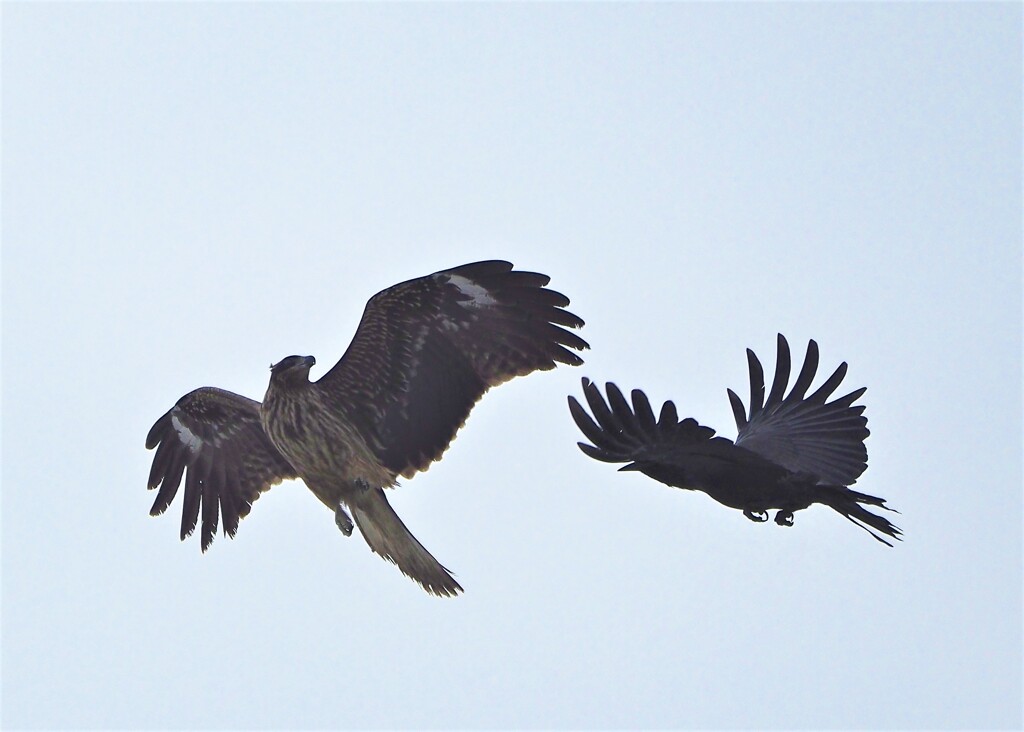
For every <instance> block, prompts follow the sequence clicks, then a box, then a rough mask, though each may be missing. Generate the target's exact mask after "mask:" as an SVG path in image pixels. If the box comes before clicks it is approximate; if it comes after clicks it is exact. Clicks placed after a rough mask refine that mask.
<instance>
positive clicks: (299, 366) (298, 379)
mask: <svg viewBox="0 0 1024 732" xmlns="http://www.w3.org/2000/svg"><path fill="white" fill-rule="evenodd" d="M315 363H316V359H315V358H313V357H312V356H288V357H287V358H283V359H281V360H280V361H278V362H277V363H275V364H274V365H272V366H271V367H270V382H271V383H272V384H277V385H279V386H296V385H300V384H308V383H309V369H310V368H311V367H312V366H313V364H315Z"/></svg>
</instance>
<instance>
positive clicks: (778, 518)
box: [775, 511, 793, 526]
mask: <svg viewBox="0 0 1024 732" xmlns="http://www.w3.org/2000/svg"><path fill="white" fill-rule="evenodd" d="M775 523H777V524H778V525H779V526H792V525H793V512H792V511H779V512H778V513H777V514H775Z"/></svg>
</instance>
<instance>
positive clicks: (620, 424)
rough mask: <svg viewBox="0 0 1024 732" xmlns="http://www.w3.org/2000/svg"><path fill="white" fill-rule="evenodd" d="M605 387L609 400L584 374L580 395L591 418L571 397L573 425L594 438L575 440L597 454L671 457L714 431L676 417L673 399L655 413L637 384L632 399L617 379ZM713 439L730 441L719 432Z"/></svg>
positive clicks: (609, 459) (623, 458) (615, 459)
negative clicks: (721, 436) (628, 399)
mask: <svg viewBox="0 0 1024 732" xmlns="http://www.w3.org/2000/svg"><path fill="white" fill-rule="evenodd" d="M605 392H606V393H607V395H608V400H607V402H606V401H605V399H604V397H602V396H601V390H600V389H598V387H597V385H596V384H594V383H592V382H591V381H590V379H587V378H584V379H583V395H584V397H586V400H587V404H588V405H589V406H590V411H591V412H592V413H593V415H594V416H593V418H591V416H590V415H589V414H587V411H586V410H585V409H584V408H583V407H582V406H581V405H580V403H579V402H578V401H576V399H575V397H571V396H570V397H569V411H570V412H571V413H572V418H573V420H575V422H576V426H577V427H579V428H580V431H581V432H582V433H583V434H584V435H586V437H587V439H589V440H590V441H591V442H592V443H593V444H592V445H588V444H586V443H584V442H579V443H577V444H578V445H579V448H580V449H581V450H582V451H583V452H584V453H586V454H587V455H589V456H590V457H592V458H594V459H595V460H600V461H602V462H606V463H626V462H633V461H640V462H662V463H672V462H674V461H677V460H679V459H680V458H681V457H685V454H686V452H687V448H692V447H695V446H698V445H701V443H707V442H708V441H709V440H711V439H712V438H714V435H715V431H714V430H713V429H711V428H710V427H704V426H701V425H699V424H697V421H696V420H694V419H684V420H682V421H680V419H679V416H678V414H677V412H676V405H675V404H673V403H672V402H671V401H667V402H665V403H664V404H663V405H662V407H661V414H660V415H659V416H658V417H657V418H655V416H654V410H652V409H651V403H650V401H649V400H648V399H647V395H646V394H644V393H643V392H642V391H640V390H639V389H633V391H632V393H631V394H630V397H631V401H632V405H631V404H630V402H627V401H626V398H625V397H624V396H623V395H622V392H621V391H619V388H618V387H617V386H616V385H615V384H611V383H609V384H606V385H605ZM714 439H715V440H716V441H720V442H728V441H727V440H722V438H714Z"/></svg>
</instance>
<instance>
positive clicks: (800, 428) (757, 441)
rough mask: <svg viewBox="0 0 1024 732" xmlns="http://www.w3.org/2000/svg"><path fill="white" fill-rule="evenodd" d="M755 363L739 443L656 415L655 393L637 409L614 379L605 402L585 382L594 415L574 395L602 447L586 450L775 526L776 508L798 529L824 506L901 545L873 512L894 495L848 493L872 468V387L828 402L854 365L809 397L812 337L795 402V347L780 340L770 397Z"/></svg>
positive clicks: (637, 398) (580, 421)
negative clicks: (771, 519) (801, 517)
mask: <svg viewBox="0 0 1024 732" xmlns="http://www.w3.org/2000/svg"><path fill="white" fill-rule="evenodd" d="M747 363H748V367H749V370H750V412H749V414H746V413H745V412H744V408H743V402H742V401H741V400H740V398H739V397H738V396H736V393H735V392H733V391H732V390H731V389H729V390H728V394H729V401H730V403H731V405H732V411H733V415H734V416H735V418H736V428H737V429H738V430H739V434H738V435H737V437H736V441H735V442H733V441H731V440H728V439H726V438H724V437H715V436H714V435H715V431H714V430H713V429H711V428H710V427H704V426H702V425H700V424H698V423H697V422H696V421H695V420H693V419H683V420H680V419H679V418H678V416H677V413H676V407H675V404H673V403H672V402H671V401H667V402H665V403H664V404H663V405H662V408H661V414H660V415H659V417H658V418H657V419H655V416H654V411H653V410H652V409H651V404H650V402H649V401H648V400H647V396H646V395H645V394H644V393H643V392H642V391H640V390H639V389H634V390H633V392H632V394H631V397H632V399H631V401H632V405H630V403H629V402H627V401H626V398H625V397H624V396H623V394H622V392H621V391H619V389H618V387H616V386H615V384H610V383H609V384H607V385H606V386H605V392H606V394H607V401H605V399H604V398H603V397H602V395H601V391H600V390H599V389H598V388H597V386H596V385H595V384H593V383H591V382H590V381H589V380H588V379H586V378H584V379H583V393H584V395H585V397H586V400H587V404H589V405H590V410H591V412H593V415H594V418H593V419H591V417H590V415H589V414H588V413H587V412H586V410H584V408H583V407H582V406H580V404H579V402H577V401H576V399H574V398H573V397H571V396H570V397H569V410H570V411H571V412H572V416H573V419H574V420H575V421H576V424H577V425H578V426H579V428H580V430H581V431H582V432H583V434H584V435H586V436H587V438H588V439H589V440H590V441H591V442H592V443H593V444H592V445H588V444H586V443H583V442H580V443H578V444H579V447H580V449H581V450H582V451H583V452H584V453H586V454H587V455H589V456H590V457H592V458H594V459H596V460H601V461H603V462H607V463H628V464H627V465H625V466H624V467H622V468H620V470H637V471H640V472H641V473H643V474H644V475H647V476H649V477H651V478H654V479H655V480H657V481H660V482H662V483H665V484H667V485H670V486H673V487H675V488H685V489H687V490H697V491H703V492H704V493H707V494H708V495H709V496H711V497H712V498H713V499H715V500H716V501H718V502H719V503H721V504H723V505H726V506H729V507H730V508H738V509H740V510H742V511H743V515H744V516H746V517H747V518H749V519H750V520H752V521H756V522H759V523H761V522H764V521H767V520H768V514H767V511H768V510H769V509H778V513H777V514H776V515H775V523H777V524H779V525H780V526H792V525H793V512H794V511H799V510H801V509H804V508H807V507H808V506H810V505H811V504H812V503H822V504H824V505H826V506H829V507H830V508H832V509H834V510H836V511H838V512H839V513H841V514H842V515H843V516H845V517H846V518H847V519H848V520H850V521H852V522H853V523H854V524H856V525H857V526H860V527H861V528H862V529H864V530H865V531H867V532H868V533H869V534H871V536H873V537H874V538H875V539H877V540H878V541H880V542H882V543H883V544H887V545H888V546H892V544H890V543H889V542H888V541H886V540H885V539H883V538H882V537H880V536H878V535H877V534H875V533H874V532H873V531H871V529H875V530H876V531H878V532H880V533H882V534H885V535H886V536H889V537H891V538H893V539H897V540H899V539H900V536H899V535H900V534H901V533H902V532H901V531H900V529H899V528H897V527H896V526H894V525H893V524H891V523H890V522H889V521H888V520H886V519H885V518H883V517H882V516H879V515H877V514H874V513H871V512H870V511H868V510H866V509H865V508H864V507H863V506H864V505H868V506H878V507H881V508H885V509H886V510H890V511H891V510H892V509H890V508H888V507H887V506H886V505H885V500H884V499H882V498H877V497H875V496H869V495H867V494H866V493H859V492H857V491H854V490H851V489H850V488H849V487H848V486H850V485H852V484H853V483H854V482H856V480H857V478H858V477H860V475H861V473H863V472H864V469H865V468H867V450H866V448H865V447H864V439H865V438H866V437H867V436H868V434H869V433H868V429H867V419H866V418H865V417H864V416H863V412H864V407H863V405H858V406H853V402H855V401H856V400H857V399H858V398H860V396H861V395H862V394H863V393H864V392H865V391H866V389H864V388H861V389H857V390H856V391H853V392H851V393H849V394H847V395H846V396H844V397H840V398H838V399H834V400H833V401H831V402H829V401H828V399H829V397H830V396H831V394H832V392H834V391H835V390H836V389H837V388H838V387H839V384H840V382H842V380H843V378H844V377H845V375H846V363H845V362H844V363H842V364H840V365H839V367H838V368H837V369H836V370H835V372H834V373H833V374H832V376H830V377H829V378H828V379H827V380H826V381H825V383H824V384H822V385H821V386H820V387H819V388H818V390H817V391H815V392H814V393H813V394H811V395H810V396H806V394H807V390H808V388H809V387H810V385H811V382H812V381H813V380H814V374H815V371H817V368H818V344H817V343H815V342H814V341H813V340H812V341H811V342H810V343H809V344H808V346H807V355H806V357H805V358H804V365H803V368H802V369H801V370H800V375H799V376H798V377H797V379H796V383H795V384H793V388H792V390H791V391H790V392H789V394H788V396H787V395H786V394H785V392H786V388H787V385H788V383H789V374H790V356H789V344H788V343H787V342H786V339H785V338H784V337H783V336H782V335H781V334H780V335H779V338H778V359H777V360H776V364H775V378H774V381H773V382H772V388H771V392H770V393H769V394H768V399H767V401H765V382H764V369H763V368H762V367H761V362H760V361H758V359H757V356H756V355H754V352H753V351H751V350H750V349H747ZM862 504H863V505H862ZM869 527H870V528H869Z"/></svg>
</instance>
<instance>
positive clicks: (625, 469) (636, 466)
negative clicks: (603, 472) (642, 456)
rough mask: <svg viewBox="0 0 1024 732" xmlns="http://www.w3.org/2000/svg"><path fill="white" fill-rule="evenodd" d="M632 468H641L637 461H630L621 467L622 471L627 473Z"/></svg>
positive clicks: (620, 470)
mask: <svg viewBox="0 0 1024 732" xmlns="http://www.w3.org/2000/svg"><path fill="white" fill-rule="evenodd" d="M630 470H640V466H639V465H637V464H636V463H630V464H629V465H623V466H622V467H621V468H619V472H620V473H625V472H628V471H630Z"/></svg>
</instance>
